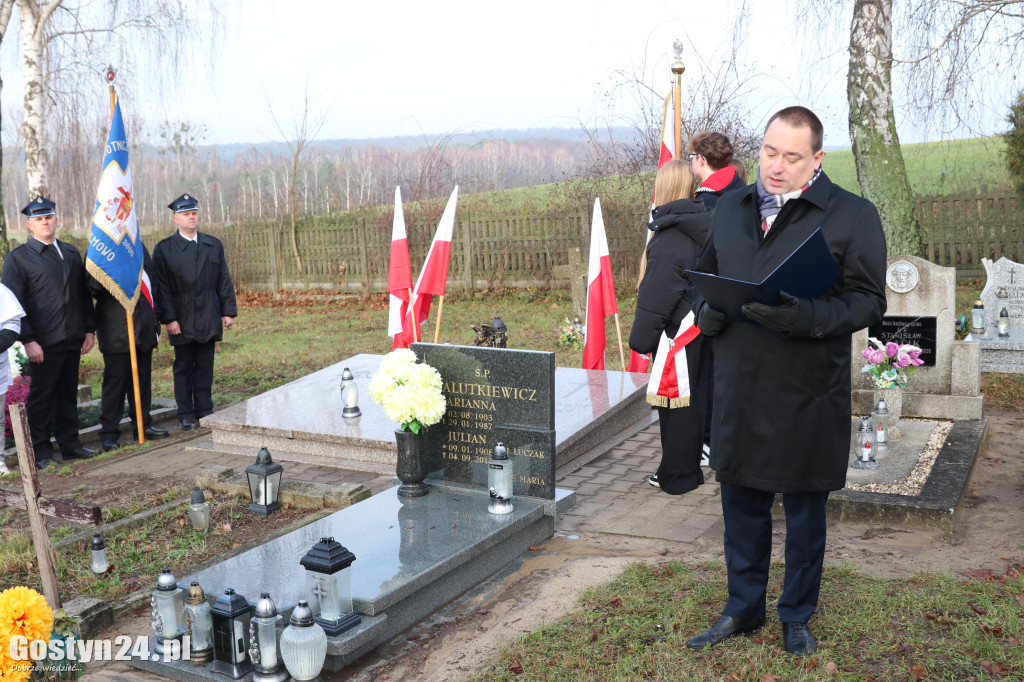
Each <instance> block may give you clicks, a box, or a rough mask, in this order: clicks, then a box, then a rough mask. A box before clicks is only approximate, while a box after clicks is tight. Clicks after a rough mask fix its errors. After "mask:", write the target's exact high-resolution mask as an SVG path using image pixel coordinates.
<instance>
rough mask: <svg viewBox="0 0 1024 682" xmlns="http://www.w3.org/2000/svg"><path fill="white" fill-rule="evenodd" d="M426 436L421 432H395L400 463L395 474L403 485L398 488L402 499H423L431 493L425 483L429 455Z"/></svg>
mask: <svg viewBox="0 0 1024 682" xmlns="http://www.w3.org/2000/svg"><path fill="white" fill-rule="evenodd" d="M424 439H425V434H424V433H423V431H420V433H419V434H415V433H413V432H412V431H408V430H406V431H399V430H396V431H395V442H396V443H397V444H398V463H397V465H396V467H395V473H396V475H397V476H398V480H400V481H401V482H402V485H400V486H398V494H399V495H400V496H401V497H422V496H424V495H426V494H427V493H429V492H430V488H428V487H427V485H426V484H425V483H424V482H423V479H425V478H426V477H427V453H426V444H425V443H424Z"/></svg>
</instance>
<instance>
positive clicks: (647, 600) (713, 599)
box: [473, 561, 1024, 682]
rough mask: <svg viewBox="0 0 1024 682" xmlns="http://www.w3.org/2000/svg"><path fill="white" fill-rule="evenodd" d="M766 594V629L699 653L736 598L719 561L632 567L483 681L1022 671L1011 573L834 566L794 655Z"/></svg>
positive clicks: (984, 675)
mask: <svg viewBox="0 0 1024 682" xmlns="http://www.w3.org/2000/svg"><path fill="white" fill-rule="evenodd" d="M781 569H782V567H781V566H775V567H773V571H772V580H771V582H770V584H769V587H768V602H769V605H770V607H769V609H768V614H769V616H768V623H767V624H766V625H765V627H764V628H762V629H761V630H760V631H758V632H756V633H753V634H751V635H749V636H739V637H735V638H732V639H729V640H727V641H725V642H723V643H722V644H720V645H719V646H717V647H713V648H709V649H705V650H700V651H693V650H690V649H687V648H686V640H687V639H688V638H689V637H691V636H692V635H694V634H696V633H698V632H700V631H702V630H703V629H705V628H706V627H708V626H709V625H710V624H711V623H713V622H714V621H715V620H716V619H717V618H718V615H719V612H720V609H721V605H722V604H723V603H724V602H725V600H726V598H727V596H728V595H727V592H726V587H725V585H726V579H725V567H724V565H723V564H722V563H721V562H712V563H706V564H701V565H695V566H687V565H684V564H682V563H680V562H677V561H674V562H670V563H667V564H662V565H648V564H640V563H638V564H634V565H632V566H631V567H629V568H628V569H627V570H626V571H625V572H624V573H622V575H620V576H619V577H618V578H617V579H616V580H614V581H612V582H610V583H608V584H605V585H602V586H599V587H597V588H593V589H591V590H588V591H587V592H586V593H584V595H583V596H582V597H581V598H580V600H579V603H578V604H577V607H576V609H575V610H574V611H572V612H571V613H569V614H567V615H566V616H564V617H563V618H561V619H559V620H558V621H557V622H555V623H552V624H550V625H545V626H544V627H542V628H540V629H539V630H537V631H535V632H533V633H531V634H529V635H526V636H524V637H521V638H519V639H517V640H515V641H512V642H510V643H508V644H506V645H505V646H504V647H503V648H502V651H501V653H500V655H499V656H498V660H497V661H496V662H495V663H494V664H493V665H491V666H490V667H488V668H487V669H485V670H484V671H483V672H482V673H481V674H480V675H478V676H477V677H475V678H473V679H475V680H622V681H623V682H625V681H627V680H629V681H632V680H733V681H739V680H761V681H764V680H776V681H777V680H819V679H836V680H908V679H928V680H951V681H952V680H957V681H959V680H968V679H998V678H999V677H1002V678H1004V679H1007V678H1010V679H1019V677H1017V676H1019V675H1020V674H1021V673H1024V647H1022V646H1021V639H1024V621H1022V611H1021V604H1020V602H1019V599H1020V596H1019V595H1020V594H1021V593H1022V591H1024V576H1022V574H1021V572H1020V571H1019V570H1011V571H1009V572H1007V573H1006V574H1005V575H1002V576H992V577H990V578H988V579H986V580H974V579H972V580H967V581H966V582H960V581H958V580H956V579H954V578H950V577H945V576H940V575H934V574H920V575H917V576H914V577H912V578H910V579H894V580H885V579H878V578H870V577H867V576H864V575H862V574H861V573H860V572H859V571H858V570H856V569H855V568H849V567H847V568H827V569H826V570H825V575H824V579H823V581H822V591H821V606H822V611H821V612H820V613H818V614H816V615H815V616H814V618H813V619H812V620H811V623H810V626H811V629H812V632H814V633H815V635H816V636H817V637H818V639H819V650H818V652H817V653H816V654H815V655H813V656H810V657H807V658H797V657H794V656H790V655H787V654H786V653H785V650H784V647H783V643H782V634H781V626H780V623H779V621H778V616H777V615H776V614H775V612H774V608H773V603H774V601H775V600H777V598H778V596H779V594H780V592H781V574H782V570H781Z"/></svg>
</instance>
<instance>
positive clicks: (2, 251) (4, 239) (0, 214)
mask: <svg viewBox="0 0 1024 682" xmlns="http://www.w3.org/2000/svg"><path fill="white" fill-rule="evenodd" d="M3 87H4V82H3V80H0V91H2V90H3ZM0 123H2V112H0ZM2 128H3V126H2V124H0V129H2ZM3 171H4V158H3V154H0V178H2V177H3V174H4V173H3ZM10 238H11V235H10V232H9V231H8V229H7V211H6V210H4V186H3V183H0V263H3V261H4V259H5V258H7V253H8V252H9V251H10V250H11V245H10Z"/></svg>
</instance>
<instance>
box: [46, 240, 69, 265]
mask: <svg viewBox="0 0 1024 682" xmlns="http://www.w3.org/2000/svg"><path fill="white" fill-rule="evenodd" d="M43 249H44V250H45V251H46V252H47V253H48V254H50V257H51V258H55V259H56V260H57V262H58V263H60V264H61V266H63V265H64V259H63V258H61V257H60V254H59V253H57V245H56V244H47V245H46V246H44V247H43Z"/></svg>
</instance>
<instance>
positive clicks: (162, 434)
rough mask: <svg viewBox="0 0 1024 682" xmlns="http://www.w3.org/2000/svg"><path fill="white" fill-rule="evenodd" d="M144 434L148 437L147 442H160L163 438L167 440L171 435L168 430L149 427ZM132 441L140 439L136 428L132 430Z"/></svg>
mask: <svg viewBox="0 0 1024 682" xmlns="http://www.w3.org/2000/svg"><path fill="white" fill-rule="evenodd" d="M182 428H184V426H182ZM142 433H143V435H144V436H145V437H146V440H160V439H161V438H167V437H168V436H170V435H171V434H170V433H168V431H167V429H161V428H159V427H156V426H147V427H146V428H145V430H144V431H143V432H142ZM132 439H133V440H138V439H139V432H138V431H137V430H136V429H135V428H134V427H133V428H132Z"/></svg>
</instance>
